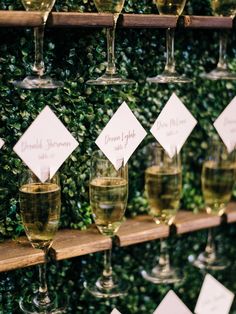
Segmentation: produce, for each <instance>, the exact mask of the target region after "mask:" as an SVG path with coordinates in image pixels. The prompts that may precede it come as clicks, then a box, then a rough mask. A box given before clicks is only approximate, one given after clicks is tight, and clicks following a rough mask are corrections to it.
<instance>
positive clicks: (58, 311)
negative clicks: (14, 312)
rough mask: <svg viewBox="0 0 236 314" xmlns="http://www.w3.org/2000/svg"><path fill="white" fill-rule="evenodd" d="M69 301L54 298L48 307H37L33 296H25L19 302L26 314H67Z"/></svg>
mask: <svg viewBox="0 0 236 314" xmlns="http://www.w3.org/2000/svg"><path fill="white" fill-rule="evenodd" d="M66 304H67V300H66V299H64V298H60V299H59V298H57V296H55V297H54V298H52V302H51V303H50V304H48V305H47V306H43V307H40V306H37V305H36V304H35V303H34V297H32V295H28V296H24V297H23V298H21V299H20V301H19V307H20V310H21V312H23V313H26V314H62V313H63V314H66Z"/></svg>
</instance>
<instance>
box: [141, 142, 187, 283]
mask: <svg viewBox="0 0 236 314" xmlns="http://www.w3.org/2000/svg"><path fill="white" fill-rule="evenodd" d="M150 150H151V153H150ZM148 151H149V154H148V156H150V160H149V166H148V168H147V169H146V171H145V190H146V194H147V198H148V203H149V213H150V215H151V216H152V217H153V219H154V221H155V222H156V224H157V225H160V224H165V225H171V224H172V223H173V221H174V219H175V216H176V213H177V211H178V209H179V206H180V198H181V191H182V169H181V162H180V156H179V154H177V153H176V152H175V154H174V156H173V157H172V158H170V157H169V155H168V154H167V152H166V151H165V150H164V149H163V148H162V147H161V146H160V145H159V144H156V143H155V144H152V145H151V146H150V147H149V148H148ZM147 158H148V157H147ZM142 276H143V277H144V278H145V279H146V280H148V281H150V282H153V283H157V284H159V283H175V282H178V281H179V280H180V277H179V274H178V272H177V271H176V270H175V269H174V268H173V267H172V266H171V265H170V256H169V252H168V245H167V241H166V240H165V239H161V240H160V255H159V260H158V263H157V265H155V266H154V267H153V268H151V269H147V270H143V271H142Z"/></svg>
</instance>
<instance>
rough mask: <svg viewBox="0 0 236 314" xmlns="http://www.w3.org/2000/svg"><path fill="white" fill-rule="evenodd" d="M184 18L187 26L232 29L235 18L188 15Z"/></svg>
mask: <svg viewBox="0 0 236 314" xmlns="http://www.w3.org/2000/svg"><path fill="white" fill-rule="evenodd" d="M183 18H184V27H185V28H203V29H212V28H213V29H214V28H215V29H216V28H221V29H224V28H225V29H230V28H232V27H233V19H232V18H231V17H223V16H222V17H221V16H190V15H186V16H184V17H183Z"/></svg>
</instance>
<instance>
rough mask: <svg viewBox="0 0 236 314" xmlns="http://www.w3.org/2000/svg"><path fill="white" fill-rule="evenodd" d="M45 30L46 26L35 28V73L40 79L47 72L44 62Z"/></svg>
mask: <svg viewBox="0 0 236 314" xmlns="http://www.w3.org/2000/svg"><path fill="white" fill-rule="evenodd" d="M44 28H45V24H43V25H41V26H39V27H35V28H34V44H35V58H34V65H33V72H35V74H36V75H38V76H40V77H41V76H43V75H44V70H45V67H44V61H43V42H44Z"/></svg>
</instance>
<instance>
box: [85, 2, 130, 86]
mask: <svg viewBox="0 0 236 314" xmlns="http://www.w3.org/2000/svg"><path fill="white" fill-rule="evenodd" d="M124 2H125V0H94V3H95V6H96V8H97V10H98V12H102V13H112V16H113V27H111V28H107V66H106V70H105V73H104V74H103V75H102V76H100V77H98V78H97V79H95V80H88V81H87V82H86V83H87V84H90V85H128V84H134V83H135V81H134V80H130V79H126V78H123V77H120V76H119V74H117V69H116V58H115V33H116V25H117V20H118V17H119V15H120V13H121V11H122V9H123V6H124Z"/></svg>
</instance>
